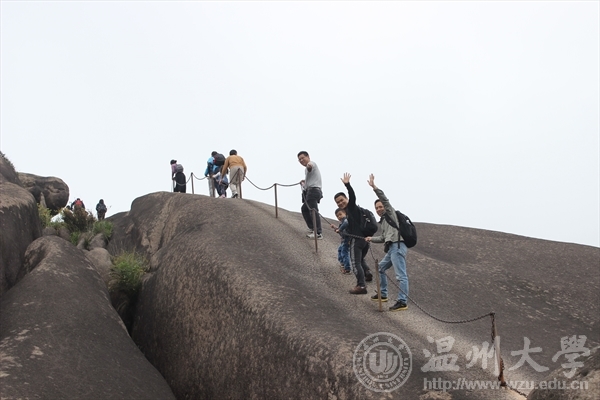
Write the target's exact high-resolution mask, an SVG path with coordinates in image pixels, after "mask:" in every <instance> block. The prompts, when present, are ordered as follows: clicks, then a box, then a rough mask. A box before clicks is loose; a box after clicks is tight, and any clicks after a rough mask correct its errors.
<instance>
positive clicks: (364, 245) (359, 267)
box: [350, 238, 369, 287]
mask: <svg viewBox="0 0 600 400" xmlns="http://www.w3.org/2000/svg"><path fill="white" fill-rule="evenodd" d="M368 252H369V243H368V242H367V241H366V240H364V239H356V238H352V239H351V240H350V262H351V264H352V270H353V271H354V274H355V275H356V286H360V287H365V286H366V282H365V274H366V273H367V271H369V266H368V265H367V262H366V261H365V257H366V256H367V253H368Z"/></svg>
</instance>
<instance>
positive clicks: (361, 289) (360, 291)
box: [350, 286, 367, 294]
mask: <svg viewBox="0 0 600 400" xmlns="http://www.w3.org/2000/svg"><path fill="white" fill-rule="evenodd" d="M350 294H367V288H366V287H364V286H356V287H355V288H354V289H350Z"/></svg>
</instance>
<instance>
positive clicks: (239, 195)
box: [237, 169, 244, 199]
mask: <svg viewBox="0 0 600 400" xmlns="http://www.w3.org/2000/svg"><path fill="white" fill-rule="evenodd" d="M240 171H242V170H241V169H238V170H237V173H238V174H239V173H240ZM241 174H242V175H241V176H240V178H239V185H238V197H239V198H240V199H241V198H242V180H243V179H244V175H243V174H244V173H243V172H241Z"/></svg>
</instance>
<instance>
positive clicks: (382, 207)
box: [365, 174, 408, 311]
mask: <svg viewBox="0 0 600 400" xmlns="http://www.w3.org/2000/svg"><path fill="white" fill-rule="evenodd" d="M367 182H368V184H369V186H371V187H372V188H373V191H374V192H375V194H376V195H377V197H378V199H377V200H375V211H377V215H379V216H380V217H381V220H380V223H381V230H382V233H381V235H380V236H372V237H367V238H365V240H366V241H367V242H372V243H385V246H384V250H385V252H386V253H385V256H384V257H383V260H381V262H379V277H380V278H381V279H380V283H381V286H380V287H381V293H380V294H381V301H388V297H387V295H388V291H387V286H388V282H387V275H386V274H385V271H386V270H388V269H389V268H390V267H392V266H393V267H394V272H395V273H396V279H397V280H398V283H399V285H400V292H399V293H398V299H397V300H396V303H395V304H394V305H393V306H391V307H390V311H401V310H406V309H407V308H408V306H407V305H406V300H407V297H406V296H407V295H408V275H407V274H406V253H407V251H408V248H407V247H406V244H405V243H404V240H403V238H402V235H400V231H399V229H398V227H399V226H400V221H399V220H398V215H397V214H396V210H395V209H394V208H393V207H392V205H391V204H390V201H389V200H388V198H387V197H386V195H385V194H384V193H383V190H381V189H379V188H378V187H377V186H375V176H373V174H371V175H370V176H369V180H368V181H367ZM394 226H395V227H394ZM380 294H378V293H375V295H373V296H372V297H371V299H372V300H374V301H378V300H379V295H380Z"/></svg>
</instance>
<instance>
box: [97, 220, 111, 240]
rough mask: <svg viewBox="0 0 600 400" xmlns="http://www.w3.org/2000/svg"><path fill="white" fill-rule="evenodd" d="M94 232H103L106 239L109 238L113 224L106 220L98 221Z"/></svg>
mask: <svg viewBox="0 0 600 400" xmlns="http://www.w3.org/2000/svg"><path fill="white" fill-rule="evenodd" d="M93 232H94V235H97V234H99V233H101V234H102V236H104V239H105V240H109V239H110V237H111V236H112V233H113V224H112V223H110V222H108V221H105V220H102V221H96V222H95V223H94V229H93Z"/></svg>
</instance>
